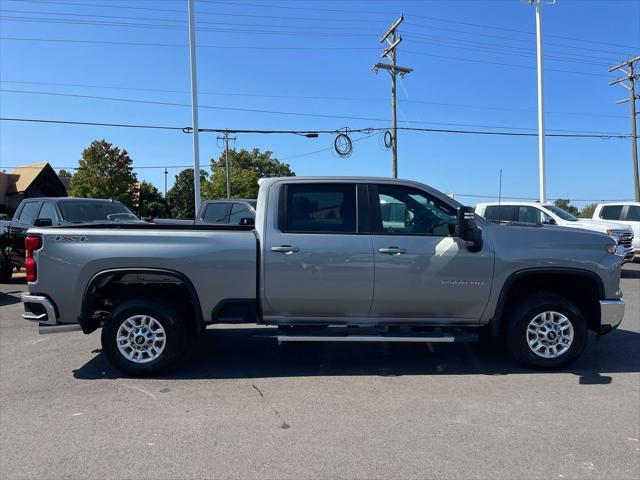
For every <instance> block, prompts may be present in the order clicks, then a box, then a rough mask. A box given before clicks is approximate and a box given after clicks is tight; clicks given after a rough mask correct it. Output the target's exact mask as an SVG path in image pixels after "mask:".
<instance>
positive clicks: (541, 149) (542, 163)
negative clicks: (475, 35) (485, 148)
mask: <svg viewBox="0 0 640 480" xmlns="http://www.w3.org/2000/svg"><path fill="white" fill-rule="evenodd" d="M527 1H528V3H529V4H530V5H535V7H536V51H537V67H538V175H539V183H540V203H544V202H545V201H546V199H547V198H546V197H547V173H546V148H545V129H544V70H543V65H542V4H543V3H550V4H553V3H555V0H547V1H546V2H545V1H544V0H527Z"/></svg>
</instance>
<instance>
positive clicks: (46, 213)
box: [38, 202, 58, 223]
mask: <svg viewBox="0 0 640 480" xmlns="http://www.w3.org/2000/svg"><path fill="white" fill-rule="evenodd" d="M38 218H50V219H51V221H52V222H53V223H55V222H56V220H57V218H58V216H57V215H56V209H55V207H54V206H53V204H52V203H51V202H44V204H43V205H42V208H41V209H40V213H39V214H38Z"/></svg>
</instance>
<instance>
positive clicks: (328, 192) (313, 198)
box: [283, 183, 357, 233]
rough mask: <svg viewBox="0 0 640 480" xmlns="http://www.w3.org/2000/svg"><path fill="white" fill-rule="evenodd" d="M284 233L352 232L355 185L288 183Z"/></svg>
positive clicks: (353, 227) (354, 219) (354, 227)
mask: <svg viewBox="0 0 640 480" xmlns="http://www.w3.org/2000/svg"><path fill="white" fill-rule="evenodd" d="M286 189H287V193H286V204H285V205H286V206H285V208H286V214H285V219H284V225H283V230H284V231H285V232H299V233H305V232H324V233H355V232H356V231H357V230H356V187H355V185H352V184H335V183H334V184H325V185H323V184H313V185H304V184H300V185H288V186H287V187H286Z"/></svg>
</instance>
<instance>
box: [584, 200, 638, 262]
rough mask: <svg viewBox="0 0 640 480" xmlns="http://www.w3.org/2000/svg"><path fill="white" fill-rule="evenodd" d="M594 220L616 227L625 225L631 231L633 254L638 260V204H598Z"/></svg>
mask: <svg viewBox="0 0 640 480" xmlns="http://www.w3.org/2000/svg"><path fill="white" fill-rule="evenodd" d="M593 219H594V220H606V221H607V222H611V223H615V224H617V225H627V226H629V227H631V228H632V229H633V243H632V248H633V253H634V255H635V259H636V261H637V260H639V259H640V203H639V202H608V203H599V204H598V205H597V206H596V209H595V210H594V212H593Z"/></svg>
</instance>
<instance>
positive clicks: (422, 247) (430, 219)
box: [371, 184, 494, 323]
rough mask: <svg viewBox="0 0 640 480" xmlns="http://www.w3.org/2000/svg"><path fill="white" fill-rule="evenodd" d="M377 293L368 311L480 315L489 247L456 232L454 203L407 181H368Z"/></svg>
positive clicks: (402, 315)
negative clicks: (473, 245) (476, 246)
mask: <svg viewBox="0 0 640 480" xmlns="http://www.w3.org/2000/svg"><path fill="white" fill-rule="evenodd" d="M371 187H372V188H371V205H372V206H371V208H372V222H373V231H374V232H375V233H374V236H373V248H374V257H375V288H374V291H375V294H374V299H373V304H372V306H371V316H372V317H388V318H395V319H397V320H402V319H406V320H407V321H408V322H411V321H415V320H414V319H419V318H422V319H440V320H442V321H444V322H445V323H446V322H447V321H449V320H451V321H452V322H453V321H456V320H458V321H460V320H462V321H467V320H468V321H470V322H473V321H476V320H478V319H480V317H481V315H482V313H483V311H484V309H485V306H486V304H487V301H488V298H489V293H490V291H491V280H492V275H493V261H494V258H493V251H492V247H491V245H490V242H484V246H483V248H482V251H480V252H470V251H469V250H467V248H466V246H465V244H464V241H462V240H460V239H459V238H456V237H455V231H456V225H457V220H456V208H454V207H453V206H451V205H449V204H447V203H446V202H444V201H442V200H441V199H438V198H436V197H434V196H432V195H430V194H428V193H426V192H423V191H421V190H418V189H416V188H413V187H409V186H401V185H394V184H379V185H377V186H373V185H372V186H371Z"/></svg>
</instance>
